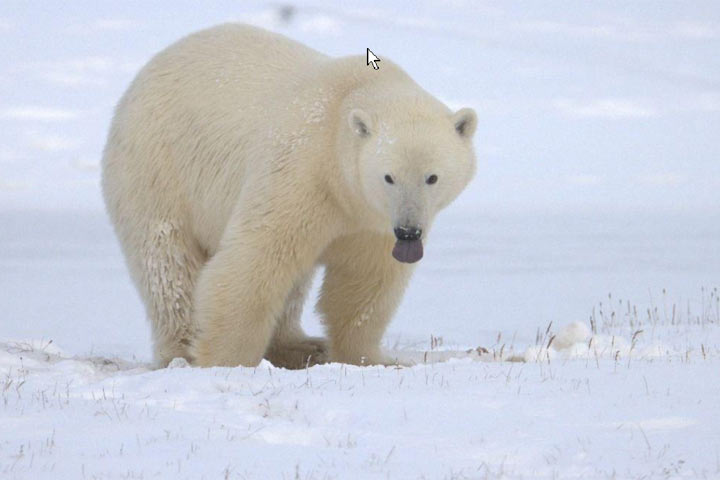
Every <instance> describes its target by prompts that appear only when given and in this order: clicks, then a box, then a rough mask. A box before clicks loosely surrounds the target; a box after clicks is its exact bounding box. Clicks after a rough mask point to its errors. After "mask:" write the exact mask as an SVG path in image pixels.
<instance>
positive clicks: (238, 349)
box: [192, 209, 329, 367]
mask: <svg viewBox="0 0 720 480" xmlns="http://www.w3.org/2000/svg"><path fill="white" fill-rule="evenodd" d="M276 211H279V212H282V211H283V209H277V210H276ZM286 213H287V212H286ZM313 218H314V219H315V220H319V221H312V220H309V219H307V218H302V217H301V216H300V215H284V216H283V217H282V218H273V217H272V216H269V215H265V216H263V217H261V218H257V219H253V218H246V217H243V216H240V218H239V219H235V220H234V221H233V222H232V223H231V225H229V226H228V228H227V229H226V232H225V234H224V236H223V239H222V241H221V243H220V248H219V250H218V252H217V253H216V254H215V255H214V256H213V257H212V259H211V260H210V261H209V262H208V263H207V264H206V266H205V267H204V268H203V270H202V272H201V273H200V277H199V279H198V283H197V286H196V290H195V296H194V303H195V305H194V307H195V308H194V315H195V319H196V323H197V325H198V330H199V331H198V336H197V338H196V340H195V342H194V343H193V348H192V353H193V356H194V358H195V364H196V365H199V366H203V367H209V366H216V365H217V366H237V365H243V366H256V365H257V364H258V363H260V361H261V360H262V358H263V355H264V354H265V351H266V350H267V348H268V345H269V343H270V340H271V338H272V336H273V332H274V329H275V323H276V319H277V318H278V315H279V314H280V313H281V312H282V310H283V307H284V305H285V299H286V298H287V296H288V293H289V292H290V290H291V289H292V287H293V285H295V284H296V282H297V281H298V279H300V278H303V277H304V276H305V275H307V273H308V272H309V271H310V269H311V268H312V266H313V265H314V264H315V262H316V261H317V257H318V256H319V255H320V253H321V251H322V249H323V248H324V246H325V245H327V243H328V242H329V235H327V231H328V228H326V227H327V225H325V224H323V222H327V218H323V215H316V216H314V217H313ZM326 238H327V239H328V240H327V241H326Z"/></svg>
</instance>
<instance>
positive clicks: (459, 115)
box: [452, 108, 477, 138]
mask: <svg viewBox="0 0 720 480" xmlns="http://www.w3.org/2000/svg"><path fill="white" fill-rule="evenodd" d="M452 120H453V125H454V126H455V131H456V132H457V133H458V135H460V136H461V137H463V138H471V137H472V136H473V133H475V127H477V116H476V115H475V110H473V109H472V108H461V109H460V110H458V111H457V112H455V114H453V116H452Z"/></svg>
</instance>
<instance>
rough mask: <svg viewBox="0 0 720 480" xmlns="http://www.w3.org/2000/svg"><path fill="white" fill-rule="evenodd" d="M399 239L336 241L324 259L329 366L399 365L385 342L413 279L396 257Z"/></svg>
mask: <svg viewBox="0 0 720 480" xmlns="http://www.w3.org/2000/svg"><path fill="white" fill-rule="evenodd" d="M394 243H395V242H394V239H393V238H392V237H390V236H384V235H380V234H376V233H370V232H363V233H358V234H354V235H350V236H345V237H342V238H339V239H337V240H335V241H334V242H333V243H332V244H331V245H330V246H329V247H328V249H327V251H326V252H325V253H324V254H323V258H322V261H323V263H324V264H325V267H326V270H325V279H324V282H323V286H322V292H321V295H320V301H319V303H318V310H319V311H320V313H321V314H322V315H323V320H324V323H325V327H326V329H327V333H328V337H329V340H330V361H332V362H343V363H351V364H355V365H378V364H379V365H394V364H396V363H397V360H396V359H395V358H392V357H389V356H387V355H385V354H384V353H383V352H382V349H381V346H380V342H381V340H382V336H383V334H384V333H385V329H386V327H387V325H388V323H389V322H390V320H391V318H392V315H393V314H394V313H395V310H396V309H397V306H398V305H399V303H400V300H401V299H402V295H403V293H404V292H405V287H406V286H407V282H408V280H409V278H410V274H411V273H412V270H413V267H412V266H411V265H408V264H405V263H400V262H398V261H397V260H395V259H394V258H393V257H392V249H393V245H394Z"/></svg>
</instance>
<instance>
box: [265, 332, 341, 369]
mask: <svg viewBox="0 0 720 480" xmlns="http://www.w3.org/2000/svg"><path fill="white" fill-rule="evenodd" d="M265 358H266V359H268V360H269V361H270V363H272V364H273V365H275V366H276V367H281V368H288V369H292V370H298V369H301V368H306V367H312V366H313V365H319V364H322V363H327V362H328V353H327V343H326V341H325V339H324V338H320V337H304V338H300V339H297V340H292V341H285V342H277V343H274V344H273V345H271V346H270V348H269V349H268V351H267V352H265Z"/></svg>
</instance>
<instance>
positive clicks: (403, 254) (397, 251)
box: [392, 239, 423, 263]
mask: <svg viewBox="0 0 720 480" xmlns="http://www.w3.org/2000/svg"><path fill="white" fill-rule="evenodd" d="M392 255H393V257H394V258H395V260H397V261H398V262H403V263H415V262H417V261H418V260H420V259H421V258H422V256H423V244H422V240H420V239H418V240H398V241H397V242H395V248H393V251H392Z"/></svg>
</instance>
